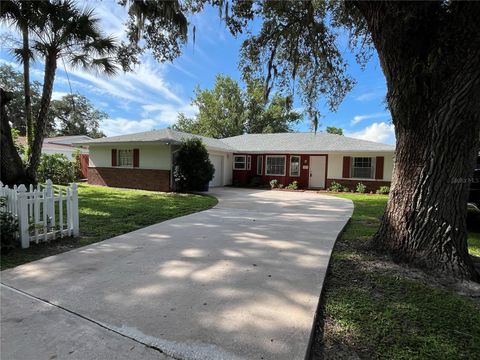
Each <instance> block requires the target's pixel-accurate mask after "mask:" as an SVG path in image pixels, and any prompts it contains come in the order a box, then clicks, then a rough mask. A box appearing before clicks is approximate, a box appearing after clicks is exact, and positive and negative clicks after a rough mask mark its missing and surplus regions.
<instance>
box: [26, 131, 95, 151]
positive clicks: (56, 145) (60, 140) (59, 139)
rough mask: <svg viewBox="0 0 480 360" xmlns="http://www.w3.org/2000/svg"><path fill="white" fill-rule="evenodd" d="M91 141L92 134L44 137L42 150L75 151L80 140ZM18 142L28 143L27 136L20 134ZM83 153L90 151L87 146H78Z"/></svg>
mask: <svg viewBox="0 0 480 360" xmlns="http://www.w3.org/2000/svg"><path fill="white" fill-rule="evenodd" d="M80 140H82V141H89V140H92V138H91V137H90V136H87V135H74V136H56V137H49V138H45V139H43V144H42V150H43V151H65V152H74V151H75V150H76V146H75V145H74V144H76V143H77V142H78V141H80ZM17 143H18V144H19V145H22V146H25V145H27V138H26V137H25V136H19V137H18V138H17ZM78 149H79V150H80V151H81V152H82V153H85V152H87V153H88V151H87V150H86V149H85V148H78Z"/></svg>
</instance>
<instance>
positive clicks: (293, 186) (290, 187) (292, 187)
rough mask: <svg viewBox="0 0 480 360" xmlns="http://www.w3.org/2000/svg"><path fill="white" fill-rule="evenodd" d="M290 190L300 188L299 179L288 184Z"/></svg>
mask: <svg viewBox="0 0 480 360" xmlns="http://www.w3.org/2000/svg"><path fill="white" fill-rule="evenodd" d="M286 188H287V189H289V190H297V189H298V181H293V182H292V183H291V184H288V185H287V186H286Z"/></svg>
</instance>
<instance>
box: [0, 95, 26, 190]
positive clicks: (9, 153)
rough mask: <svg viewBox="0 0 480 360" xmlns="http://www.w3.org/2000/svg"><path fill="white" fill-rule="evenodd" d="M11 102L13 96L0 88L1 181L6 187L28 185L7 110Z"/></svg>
mask: <svg viewBox="0 0 480 360" xmlns="http://www.w3.org/2000/svg"><path fill="white" fill-rule="evenodd" d="M11 100H12V97H11V94H9V93H7V92H5V91H4V90H3V89H1V88H0V157H1V164H0V165H1V168H0V180H1V181H2V182H3V183H4V184H6V185H18V184H22V183H26V184H28V183H29V181H28V179H27V178H26V177H25V169H24V167H23V162H22V159H21V158H20V156H19V155H18V152H17V149H16V148H15V144H14V142H13V139H12V129H11V128H10V124H9V120H8V116H7V111H6V108H5V107H6V106H7V104H8V102H9V101H11Z"/></svg>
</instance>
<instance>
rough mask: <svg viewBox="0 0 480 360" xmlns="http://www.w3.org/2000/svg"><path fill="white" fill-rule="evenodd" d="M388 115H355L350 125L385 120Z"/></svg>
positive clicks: (386, 113)
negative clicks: (365, 121)
mask: <svg viewBox="0 0 480 360" xmlns="http://www.w3.org/2000/svg"><path fill="white" fill-rule="evenodd" d="M389 116H390V114H389V113H388V112H381V113H373V114H365V115H355V116H354V117H353V119H352V125H355V124H358V123H359V122H362V121H364V120H372V119H380V118H387V117H389Z"/></svg>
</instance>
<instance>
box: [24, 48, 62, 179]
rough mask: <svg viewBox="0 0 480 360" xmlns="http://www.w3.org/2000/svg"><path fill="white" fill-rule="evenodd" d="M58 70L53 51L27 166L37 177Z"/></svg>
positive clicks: (29, 171)
mask: <svg viewBox="0 0 480 360" xmlns="http://www.w3.org/2000/svg"><path fill="white" fill-rule="evenodd" d="M56 70H57V54H56V52H51V53H49V54H47V56H46V57H45V74H44V79H43V89H42V98H41V99H40V109H39V111H38V114H37V117H36V124H35V134H34V138H33V145H32V148H31V149H30V158H29V161H28V166H27V176H28V177H30V178H32V179H36V178H37V168H38V165H39V163H40V156H41V154H42V145H43V139H44V138H45V127H46V124H47V114H48V109H49V107H50V101H51V100H52V91H53V82H54V81H55V71H56Z"/></svg>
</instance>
